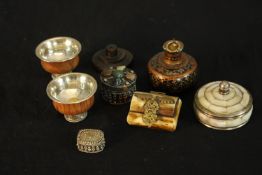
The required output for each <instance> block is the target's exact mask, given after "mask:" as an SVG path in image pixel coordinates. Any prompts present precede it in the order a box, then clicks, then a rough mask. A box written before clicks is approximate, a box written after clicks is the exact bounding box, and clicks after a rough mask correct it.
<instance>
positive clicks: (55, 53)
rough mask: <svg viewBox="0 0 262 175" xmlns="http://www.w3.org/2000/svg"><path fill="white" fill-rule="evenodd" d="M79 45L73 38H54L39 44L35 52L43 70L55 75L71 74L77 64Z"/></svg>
mask: <svg viewBox="0 0 262 175" xmlns="http://www.w3.org/2000/svg"><path fill="white" fill-rule="evenodd" d="M80 51H81V44H80V43H79V41H77V40H76V39H74V38H70V37H55V38H50V39H47V40H45V41H43V42H41V43H40V44H39V45H38V46H37V47H36V50H35V54H36V56H37V57H38V58H39V59H40V60H41V65H42V67H43V69H44V70H45V71H47V72H49V73H51V74H52V75H53V76H52V77H53V78H55V77H56V76H57V75H60V74H65V73H68V72H71V71H72V70H73V69H75V67H76V66H77V65H78V63H79V56H78V55H79V53H80Z"/></svg>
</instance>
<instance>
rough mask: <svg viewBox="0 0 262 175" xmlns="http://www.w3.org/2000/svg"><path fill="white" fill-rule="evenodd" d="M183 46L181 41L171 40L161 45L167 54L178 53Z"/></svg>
mask: <svg viewBox="0 0 262 175" xmlns="http://www.w3.org/2000/svg"><path fill="white" fill-rule="evenodd" d="M183 48H184V44H183V43H182V42H181V41H178V40H175V39H172V40H168V41H166V42H165V43H164V44H163V49H164V50H165V51H166V52H168V53H179V52H181V51H182V50H183Z"/></svg>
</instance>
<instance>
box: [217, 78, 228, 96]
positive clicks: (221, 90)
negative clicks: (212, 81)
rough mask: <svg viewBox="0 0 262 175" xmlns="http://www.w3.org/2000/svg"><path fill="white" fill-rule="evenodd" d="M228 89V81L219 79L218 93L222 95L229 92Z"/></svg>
mask: <svg viewBox="0 0 262 175" xmlns="http://www.w3.org/2000/svg"><path fill="white" fill-rule="evenodd" d="M229 91H230V83H229V82H228V81H221V82H220V84H219V93H220V94H222V95H227V94H229Z"/></svg>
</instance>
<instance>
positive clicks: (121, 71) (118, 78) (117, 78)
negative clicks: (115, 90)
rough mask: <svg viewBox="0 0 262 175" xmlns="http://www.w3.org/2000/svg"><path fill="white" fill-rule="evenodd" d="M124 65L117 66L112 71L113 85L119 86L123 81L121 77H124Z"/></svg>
mask: <svg viewBox="0 0 262 175" xmlns="http://www.w3.org/2000/svg"><path fill="white" fill-rule="evenodd" d="M125 68H126V67H125V66H118V67H116V69H115V70H114V71H113V76H114V78H115V86H120V85H121V84H122V83H123V79H122V78H123V77H124V70H125Z"/></svg>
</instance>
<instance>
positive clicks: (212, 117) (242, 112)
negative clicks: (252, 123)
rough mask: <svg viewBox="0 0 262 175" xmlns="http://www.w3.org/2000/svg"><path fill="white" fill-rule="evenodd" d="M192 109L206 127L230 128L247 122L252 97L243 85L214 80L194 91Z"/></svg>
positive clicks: (251, 106) (251, 108) (251, 107)
mask: <svg viewBox="0 0 262 175" xmlns="http://www.w3.org/2000/svg"><path fill="white" fill-rule="evenodd" d="M194 109H195V113H196V115H197V117H198V119H199V121H200V122H201V123H202V124H204V125H206V126H207V127H210V128H213V129H219V130H232V129H236V128H239V127H241V126H243V125H245V124H246V123H247V122H248V120H249V118H250V116H251V113H252V110H253V99H252V96H251V94H250V93H249V92H248V91H247V90H246V89H245V88H244V87H242V86H240V85H238V84H236V83H233V82H228V81H215V82H211V83H208V84H206V85H204V86H202V87H201V88H200V89H199V90H198V91H197V92H196V94H195V100H194Z"/></svg>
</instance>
